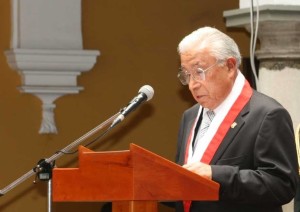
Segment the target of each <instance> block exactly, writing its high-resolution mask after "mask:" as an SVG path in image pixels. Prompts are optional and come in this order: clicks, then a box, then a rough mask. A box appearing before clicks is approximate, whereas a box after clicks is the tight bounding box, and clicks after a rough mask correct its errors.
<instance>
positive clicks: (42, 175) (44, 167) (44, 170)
mask: <svg viewBox="0 0 300 212" xmlns="http://www.w3.org/2000/svg"><path fill="white" fill-rule="evenodd" d="M120 113H121V112H118V113H116V114H115V115H113V116H112V117H110V118H109V119H107V120H106V121H104V122H102V123H101V124H99V125H98V126H97V127H95V128H94V129H92V130H91V131H89V132H87V133H86V134H84V135H83V136H81V137H80V138H78V139H77V140H75V141H73V142H72V143H70V144H69V145H68V146H66V147H65V148H63V149H62V150H60V151H58V152H56V153H55V154H54V155H52V156H51V157H49V158H46V159H41V160H40V161H39V162H38V164H37V165H36V166H35V167H34V168H33V169H31V170H30V171H28V172H27V173H25V174H24V175H23V176H21V177H20V178H18V179H16V180H15V181H13V182H12V183H10V184H9V185H7V186H6V187H5V188H3V189H1V190H0V196H3V195H4V194H6V193H7V192H9V191H10V190H12V189H13V188H15V187H17V186H18V185H19V184H21V183H22V182H24V181H25V180H26V179H28V178H29V177H31V176H33V175H34V174H36V177H38V178H39V179H40V180H42V181H48V194H47V196H48V199H47V200H48V201H47V203H48V212H51V208H52V207H51V202H52V198H51V197H52V187H51V186H52V182H51V178H52V169H53V167H54V166H55V160H56V159H58V158H60V157H61V156H62V155H64V154H65V152H68V151H69V150H71V149H73V148H74V147H76V146H78V145H79V144H80V143H81V142H83V141H84V140H85V139H87V138H88V137H90V136H92V135H93V134H95V133H96V132H98V131H99V130H101V129H102V128H103V127H106V126H107V125H108V124H110V123H112V122H113V121H114V120H115V119H116V118H117V116H118V115H119V114H120ZM35 182H36V180H35V181H34V183H35Z"/></svg>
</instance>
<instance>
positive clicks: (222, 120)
mask: <svg viewBox="0 0 300 212" xmlns="http://www.w3.org/2000/svg"><path fill="white" fill-rule="evenodd" d="M241 75H242V74H241V73H239V76H238V78H240V80H241ZM242 79H243V81H244V82H243V84H241V86H240V87H241V92H240V93H239V95H236V97H233V98H234V99H232V100H233V101H232V100H231V101H232V103H231V104H230V103H229V105H227V110H225V111H226V112H225V114H223V116H222V115H220V116H219V117H218V118H217V114H216V117H215V118H214V120H213V121H212V123H211V125H210V128H209V130H208V131H207V133H206V134H208V135H205V136H206V137H205V139H209V140H208V142H207V141H205V139H204V143H205V142H207V143H206V145H205V144H204V146H205V149H204V150H203V148H202V149H201V148H200V150H199V152H195V153H196V157H194V158H193V157H192V156H191V141H192V138H193V136H194V128H195V123H196V122H197V120H198V118H199V117H197V118H196V120H195V123H194V126H193V128H192V129H191V132H190V135H189V137H188V141H187V142H186V152H185V162H184V163H185V164H186V163H188V162H194V161H195V160H196V161H201V162H203V163H206V164H209V163H210V162H211V160H212V158H213V156H214V154H215V153H216V151H217V149H218V147H219V146H220V144H221V142H222V141H223V139H224V137H225V136H226V134H227V132H228V130H229V129H230V127H231V125H232V124H233V123H234V120H235V119H236V117H237V116H238V114H239V113H240V112H241V110H242V109H243V108H244V106H245V105H246V104H247V103H248V101H249V100H250V98H251V96H252V94H253V90H252V88H251V86H250V85H249V83H248V81H247V80H246V79H245V78H244V77H243V75H242ZM236 81H238V80H236ZM240 82H241V81H240ZM225 101H226V100H225ZM200 109H202V108H201V107H200ZM223 112H224V111H223ZM216 118H217V119H216ZM215 119H216V120H215ZM218 119H219V120H218ZM213 124H215V126H213ZM210 130H211V131H210ZM202 142H203V140H201V141H200V144H199V143H198V144H199V145H202V144H203V143H202ZM196 151H197V149H196ZM195 153H194V155H195ZM197 157H198V158H197ZM190 204H191V201H184V211H185V212H188V211H189V208H190Z"/></svg>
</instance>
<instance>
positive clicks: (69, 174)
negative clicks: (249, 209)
mask: <svg viewBox="0 0 300 212" xmlns="http://www.w3.org/2000/svg"><path fill="white" fill-rule="evenodd" d="M52 195H53V196H52V198H53V201H54V202H71V201H73V202H74V201H79V202H88V201H89V202H104V201H112V202H113V211H114V212H115V211H122V212H127V211H128V212H130V211H131V212H133V211H143V212H154V211H157V201H175V200H218V196H219V184H218V183H216V182H214V181H211V180H208V179H206V178H203V177H201V176H199V175H197V174H195V173H192V172H190V171H188V170H186V169H184V168H182V167H181V166H179V165H177V164H175V163H173V162H171V161H169V160H166V159H164V158H163V157H161V156H158V155H156V154H154V153H152V152H150V151H148V150H146V149H143V148H141V147H139V146H137V145H134V144H131V145H130V150H127V151H109V152H94V151H91V150H89V149H87V148H85V147H82V146H80V147H79V167H78V168H55V169H53V178H52Z"/></svg>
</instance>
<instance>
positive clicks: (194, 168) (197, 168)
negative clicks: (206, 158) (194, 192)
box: [182, 162, 212, 180]
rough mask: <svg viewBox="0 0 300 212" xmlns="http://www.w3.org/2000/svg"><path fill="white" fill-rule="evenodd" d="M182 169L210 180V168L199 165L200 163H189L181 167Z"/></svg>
mask: <svg viewBox="0 0 300 212" xmlns="http://www.w3.org/2000/svg"><path fill="white" fill-rule="evenodd" d="M182 167H183V168H185V169H187V170H189V171H191V172H194V173H196V174H198V175H200V176H202V177H205V178H207V179H210V180H211V179H212V176H211V175H212V171H211V166H210V165H207V164H204V163H201V162H194V163H189V164H185V165H183V166H182Z"/></svg>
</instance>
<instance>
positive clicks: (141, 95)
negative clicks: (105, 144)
mask: <svg viewBox="0 0 300 212" xmlns="http://www.w3.org/2000/svg"><path fill="white" fill-rule="evenodd" d="M153 95H154V90H153V88H152V87H151V86H150V85H144V86H142V87H141V88H140V90H139V92H138V95H137V96H136V97H134V98H133V99H132V100H131V101H130V102H129V103H128V105H127V106H126V107H124V108H123V109H122V110H121V114H120V115H119V116H118V117H117V118H116V119H115V120H114V121H113V122H112V124H111V125H110V128H112V127H114V126H116V125H117V124H118V123H120V122H121V121H123V120H124V118H125V116H126V115H128V114H129V113H130V112H131V111H134V110H135V109H136V108H137V107H138V106H139V105H140V104H141V103H142V102H144V101H149V100H150V99H152V97H153Z"/></svg>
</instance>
